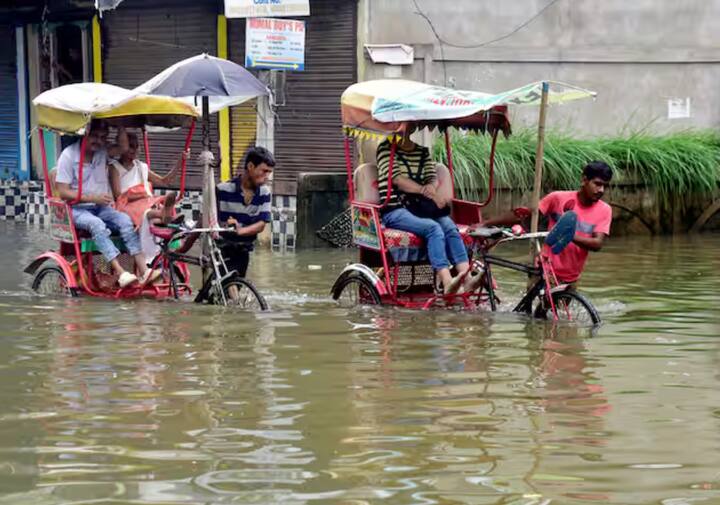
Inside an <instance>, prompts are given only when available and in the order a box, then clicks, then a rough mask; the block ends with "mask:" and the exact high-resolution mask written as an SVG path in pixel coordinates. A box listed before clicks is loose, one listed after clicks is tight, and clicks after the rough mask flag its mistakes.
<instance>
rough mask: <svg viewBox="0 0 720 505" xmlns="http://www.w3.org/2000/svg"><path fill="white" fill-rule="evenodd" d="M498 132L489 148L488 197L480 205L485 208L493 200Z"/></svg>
mask: <svg viewBox="0 0 720 505" xmlns="http://www.w3.org/2000/svg"><path fill="white" fill-rule="evenodd" d="M497 138H498V130H495V132H494V133H493V139H492V146H491V147H490V163H489V164H488V196H487V199H486V200H485V202H483V203H481V204H480V205H481V206H482V207H485V206H486V205H487V204H489V203H490V202H491V201H492V199H493V193H494V192H495V145H496V144H497Z"/></svg>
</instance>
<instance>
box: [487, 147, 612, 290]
mask: <svg viewBox="0 0 720 505" xmlns="http://www.w3.org/2000/svg"><path fill="white" fill-rule="evenodd" d="M611 179H612V169H611V168H610V167H609V166H608V165H607V163H604V162H602V161H592V162H590V163H588V164H587V165H585V167H584V168H583V176H582V184H581V185H580V189H579V190H578V191H554V192H552V193H550V194H549V195H547V196H546V197H545V198H543V199H542V200H540V204H539V205H538V210H539V211H540V213H541V214H542V215H543V216H545V217H546V218H547V219H548V229H549V230H552V228H553V226H555V223H557V221H558V219H560V216H562V214H563V213H564V212H566V211H568V210H572V211H575V213H576V214H577V227H576V229H575V237H574V239H573V241H572V243H570V244H569V245H568V246H567V247H566V248H565V249H564V250H563V251H562V252H561V253H560V254H552V253H551V252H550V249H549V247H548V246H547V245H546V246H545V251H546V253H548V256H549V257H550V258H551V261H552V266H553V269H554V270H555V274H556V275H557V277H558V280H559V281H560V282H563V283H574V282H576V281H577V280H578V279H579V278H580V274H581V273H582V271H583V268H584V267H585V261H586V260H587V256H588V252H589V251H599V250H600V249H602V246H603V244H604V242H605V238H606V237H607V236H608V235H610V222H611V221H612V209H611V208H610V205H608V204H607V203H605V202H603V201H602V197H603V195H604V194H605V189H606V188H607V186H608V184H609V183H610V180H611ZM519 222H520V218H519V217H517V216H516V215H515V214H514V213H508V214H505V215H501V216H498V217H496V218H490V219H487V220H486V221H484V222H483V223H482V224H483V226H494V225H512V224H516V223H519Z"/></svg>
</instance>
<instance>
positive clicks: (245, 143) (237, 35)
mask: <svg viewBox="0 0 720 505" xmlns="http://www.w3.org/2000/svg"><path fill="white" fill-rule="evenodd" d="M228 44H229V48H228V57H229V59H230V60H231V61H234V62H235V63H237V64H239V65H242V66H245V19H244V18H237V19H228ZM256 140H257V100H250V101H248V102H245V103H244V104H241V105H238V106H236V107H231V108H230V146H231V148H230V150H231V152H232V156H231V163H232V168H231V171H232V174H233V175H234V174H235V171H236V169H237V167H238V166H239V165H240V164H241V163H242V161H243V159H244V157H245V153H246V152H247V150H248V148H250V147H252V146H254V145H255V143H256Z"/></svg>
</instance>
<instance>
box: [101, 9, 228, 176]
mask: <svg viewBox="0 0 720 505" xmlns="http://www.w3.org/2000/svg"><path fill="white" fill-rule="evenodd" d="M102 23H103V33H102V35H103V81H104V82H107V83H110V84H116V85H118V86H122V87H125V88H134V87H135V86H138V85H139V84H142V83H143V82H145V81H147V80H148V79H150V78H151V77H153V76H154V75H156V74H158V73H159V72H160V71H162V70H164V69H165V68H167V67H169V66H170V65H172V64H173V63H177V62H178V61H180V60H183V59H185V58H188V57H190V56H195V55H198V54H201V53H204V52H206V53H209V54H213V55H214V54H216V53H217V5H216V4H215V3H214V2H207V1H200V0H172V1H171V0H152V1H148V0H125V1H124V2H122V4H120V5H119V6H118V8H117V9H116V10H113V11H109V12H107V13H105V14H104V16H103V21H102ZM186 133H187V132H186V131H183V132H163V133H152V134H150V160H151V166H152V168H153V170H156V171H157V172H158V173H164V172H165V171H166V169H167V168H169V167H171V166H172V165H173V164H175V163H176V162H177V160H178V159H179V157H180V153H181V152H182V148H183V142H184V139H185V134H186ZM201 134H202V128H201V123H200V121H198V124H197V129H196V132H195V136H194V138H193V143H192V146H191V149H192V152H193V154H192V156H191V160H190V161H189V163H188V179H187V187H188V188H190V189H193V188H199V187H200V186H201V185H202V166H201V165H200V164H199V163H198V162H197V155H198V154H199V153H200V151H201V150H202V142H201V139H202V135H201ZM210 139H211V140H210V144H211V147H212V151H213V153H214V154H215V156H216V158H217V156H218V151H219V150H218V127H217V114H213V115H212V116H211V117H210ZM140 156H144V154H142V153H141V154H140ZM216 175H217V176H219V169H217V170H216Z"/></svg>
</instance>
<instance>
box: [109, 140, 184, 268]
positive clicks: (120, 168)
mask: <svg viewBox="0 0 720 505" xmlns="http://www.w3.org/2000/svg"><path fill="white" fill-rule="evenodd" d="M119 135H122V133H121V134H119ZM118 140H120V139H118ZM137 149H138V137H137V135H136V134H134V133H128V134H127V149H126V150H124V151H123V152H122V154H121V155H120V159H119V160H111V161H110V184H111V187H112V192H113V195H114V196H115V208H116V209H117V210H119V211H120V212H124V213H125V214H127V215H128V216H130V219H132V221H133V223H134V224H135V228H136V229H138V230H139V232H140V243H141V247H142V250H143V254H144V255H145V258H146V259H147V260H152V259H153V258H154V257H155V256H156V255H157V254H158V252H159V251H160V248H159V246H158V245H157V244H156V243H155V240H154V238H153V237H152V234H151V233H150V223H160V222H162V223H168V222H170V220H171V219H172V216H173V213H174V207H175V200H176V199H177V195H176V193H175V192H174V191H171V192H169V193H168V194H167V195H165V196H155V195H154V194H153V189H152V185H153V184H157V185H161V184H162V185H164V184H167V183H169V182H170V181H172V180H173V179H174V178H175V176H176V174H177V171H178V169H179V168H180V166H181V163H182V159H181V160H179V161H178V163H177V165H175V167H173V169H172V170H170V172H168V173H167V174H166V175H165V176H160V175H158V174H156V173H155V172H153V171H152V170H150V168H149V167H148V166H147V163H144V162H142V161H140V160H139V159H137ZM187 155H188V153H187V152H185V153H183V155H182V156H183V157H187Z"/></svg>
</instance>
